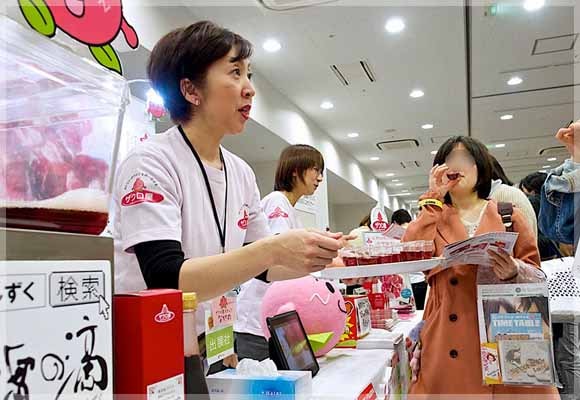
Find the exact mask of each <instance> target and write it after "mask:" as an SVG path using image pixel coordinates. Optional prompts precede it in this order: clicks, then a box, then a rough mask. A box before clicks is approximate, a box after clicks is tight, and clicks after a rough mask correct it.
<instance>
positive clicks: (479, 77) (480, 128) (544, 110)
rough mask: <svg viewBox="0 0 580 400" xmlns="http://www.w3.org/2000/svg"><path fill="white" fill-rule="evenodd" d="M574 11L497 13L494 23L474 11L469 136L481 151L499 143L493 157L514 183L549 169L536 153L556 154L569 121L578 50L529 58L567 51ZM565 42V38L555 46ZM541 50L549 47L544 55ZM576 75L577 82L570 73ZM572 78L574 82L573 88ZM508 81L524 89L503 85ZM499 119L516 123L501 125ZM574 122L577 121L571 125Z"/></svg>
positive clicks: (510, 9) (579, 72)
mask: <svg viewBox="0 0 580 400" xmlns="http://www.w3.org/2000/svg"><path fill="white" fill-rule="evenodd" d="M573 16H574V12H573V8H572V7H545V8H544V9H542V10H540V11H538V12H536V13H528V12H526V11H523V10H522V9H521V7H517V6H516V5H512V6H503V7H502V8H501V9H500V10H499V12H498V14H497V15H496V16H494V17H490V16H488V17H486V16H485V15H484V9H483V8H481V7H474V8H473V9H472V66H473V68H472V71H473V76H472V98H473V101H472V107H473V108H472V134H473V136H474V137H476V138H478V139H481V140H484V141H485V142H486V143H505V144H506V147H505V148H503V149H501V150H500V149H497V150H493V152H494V154H496V156H497V158H498V160H499V161H500V162H501V163H502V165H503V166H504V167H505V169H506V172H507V174H508V175H509V176H510V178H511V179H513V180H516V181H517V180H520V179H521V178H523V177H524V176H526V175H527V174H529V173H531V172H534V171H537V170H539V169H542V167H544V166H547V165H551V166H556V164H557V163H560V162H562V161H563V158H564V157H565V154H566V153H565V152H559V154H558V161H556V162H548V161H547V158H548V156H545V155H544V156H540V155H539V152H540V150H541V149H543V148H546V147H552V146H558V145H559V143H558V142H557V141H556V140H555V139H554V134H555V132H556V131H557V130H558V128H560V127H562V126H563V125H564V124H566V123H569V122H570V121H571V120H572V119H573V117H574V87H573V86H572V84H573V83H576V84H578V83H580V64H579V63H578V62H580V44H578V42H577V43H576V46H575V48H576V55H574V52H573V51H571V50H568V51H557V52H552V53H547V54H538V55H532V51H533V49H534V44H535V42H536V40H537V39H540V43H539V45H538V48H537V51H542V50H561V49H562V48H563V47H564V46H570V45H571V43H572V41H573V39H574V38H575V36H574V35H572V34H574V33H575V32H576V33H577V32H578V31H580V29H578V28H577V29H576V31H575V30H574V21H573ZM563 35H570V36H568V37H567V38H559V39H557V40H555V39H548V40H542V39H547V38H553V37H557V36H563ZM545 46H550V48H546V47H545ZM575 71H576V74H574V72H575ZM574 75H576V80H574ZM512 76H519V77H521V78H522V79H523V83H522V84H520V85H517V86H509V85H507V81H508V80H509V78H510V77H512ZM503 114H512V115H513V116H514V118H513V119H512V120H508V121H502V120H500V119H499V117H500V116H501V115H503ZM577 117H578V116H576V118H577Z"/></svg>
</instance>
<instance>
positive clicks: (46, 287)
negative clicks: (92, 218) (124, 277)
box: [0, 261, 113, 400]
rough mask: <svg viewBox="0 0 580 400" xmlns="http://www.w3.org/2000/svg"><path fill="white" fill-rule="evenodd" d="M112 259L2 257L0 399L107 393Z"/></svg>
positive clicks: (109, 390) (48, 399) (108, 396)
mask: <svg viewBox="0 0 580 400" xmlns="http://www.w3.org/2000/svg"><path fill="white" fill-rule="evenodd" d="M111 297H112V288H111V265H110V262H109V261H0V326H1V327H2V329H0V347H1V348H0V352H1V354H2V357H1V358H0V398H1V399H7V400H8V399H9V400H12V399H30V400H34V399H43V400H45V399H46V400H53V399H54V400H56V399H73V398H74V399H79V400H85V399H86V400H94V399H112V398H113V340H112V319H111V306H110V304H111Z"/></svg>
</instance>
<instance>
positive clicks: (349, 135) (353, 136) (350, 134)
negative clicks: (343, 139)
mask: <svg viewBox="0 0 580 400" xmlns="http://www.w3.org/2000/svg"><path fill="white" fill-rule="evenodd" d="M346 136H348V137H349V138H357V137H358V133H356V132H351V133H349V134H348V135H346Z"/></svg>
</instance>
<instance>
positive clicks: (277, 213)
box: [268, 207, 288, 219]
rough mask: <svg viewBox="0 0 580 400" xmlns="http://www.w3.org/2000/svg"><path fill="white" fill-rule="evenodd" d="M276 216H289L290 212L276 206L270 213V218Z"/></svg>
mask: <svg viewBox="0 0 580 400" xmlns="http://www.w3.org/2000/svg"><path fill="white" fill-rule="evenodd" d="M276 218H288V213H286V212H284V211H283V210H282V209H281V208H280V207H276V209H275V210H274V211H273V212H272V214H270V215H268V219H276Z"/></svg>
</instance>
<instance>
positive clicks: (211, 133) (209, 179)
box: [113, 21, 342, 334]
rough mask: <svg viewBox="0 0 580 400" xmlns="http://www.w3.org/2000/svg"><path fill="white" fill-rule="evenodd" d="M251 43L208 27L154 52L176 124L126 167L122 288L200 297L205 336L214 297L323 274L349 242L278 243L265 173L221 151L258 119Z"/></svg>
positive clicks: (308, 238)
mask: <svg viewBox="0 0 580 400" xmlns="http://www.w3.org/2000/svg"><path fill="white" fill-rule="evenodd" d="M251 53H252V45H251V44H250V43H249V42H248V41H247V40H245V39H244V38H242V37H241V36H239V35H237V34H235V33H232V32H230V31H228V30H226V29H223V28H221V27H219V26H217V25H215V24H213V23H211V22H207V21H203V22H198V23H195V24H192V25H190V26H188V27H186V28H180V29H176V30H174V31H172V32H170V33H168V34H167V35H165V36H164V37H163V38H161V40H160V41H159V42H158V43H157V44H156V45H155V47H154V49H153V51H152V53H151V56H150V58H149V62H148V65H147V73H148V75H149V78H150V80H151V83H152V86H153V88H154V89H155V90H157V92H159V94H160V95H161V97H162V98H163V99H164V102H165V107H166V108H167V109H168V110H169V113H170V115H171V118H172V120H173V121H174V122H175V123H176V126H175V127H173V128H171V129H169V130H168V131H167V132H165V133H163V134H160V135H155V136H154V137H152V138H151V139H150V140H148V141H147V142H145V143H143V144H141V145H140V146H137V147H136V148H135V149H134V150H133V151H132V152H131V153H130V154H129V155H128V157H127V158H126V159H125V160H124V162H123V163H122V164H121V165H120V167H119V171H118V174H117V177H116V184H115V189H114V194H113V201H114V204H115V213H114V214H115V222H114V238H115V290H116V292H121V291H135V290H141V289H145V288H150V289H151V288H175V289H179V290H182V291H184V292H196V293H197V296H198V299H199V300H200V301H202V302H206V303H202V304H200V306H199V307H198V315H197V322H198V326H197V329H198V333H200V334H201V333H203V332H204V325H203V320H204V319H203V314H204V310H205V309H207V307H208V303H207V301H208V300H210V299H212V298H214V297H216V296H219V295H221V294H223V293H225V292H228V291H229V290H231V289H232V288H234V287H236V286H237V285H240V284H242V283H243V282H246V281H247V280H248V279H251V278H252V277H256V276H259V277H260V278H261V279H264V280H268V281H272V280H278V279H285V278H287V277H288V276H291V277H294V276H297V275H305V274H308V273H310V272H313V271H318V270H321V269H323V268H324V267H325V266H326V265H327V264H330V263H331V261H332V259H333V258H334V257H336V255H337V250H338V249H339V248H340V247H341V246H342V240H341V239H340V238H341V235H338V234H328V233H319V232H314V231H307V230H293V231H289V232H286V233H284V234H281V235H278V236H271V235H270V231H269V229H268V223H267V220H266V217H265V216H264V214H263V212H262V211H261V209H260V194H259V191H258V187H257V185H256V180H255V176H254V173H253V172H252V170H251V168H250V167H249V166H248V165H247V164H246V163H245V162H244V161H243V160H241V159H240V158H238V157H237V156H235V155H234V154H232V153H230V152H228V151H227V150H225V149H224V148H222V147H221V145H220V144H221V141H222V139H223V138H224V136H225V135H233V134H239V133H241V132H242V131H243V129H244V127H245V125H246V122H247V120H248V119H249V118H250V109H251V107H252V99H253V97H254V94H255V91H254V88H253V86H252V84H251V82H250V77H251V72H250V65H249V57H250V55H251Z"/></svg>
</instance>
